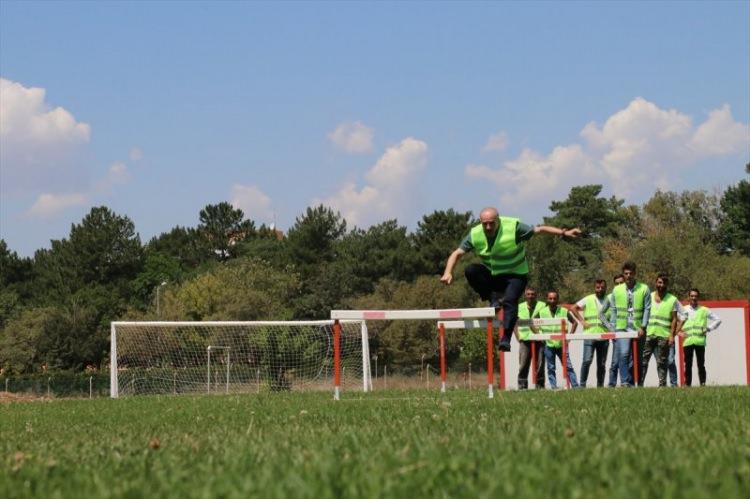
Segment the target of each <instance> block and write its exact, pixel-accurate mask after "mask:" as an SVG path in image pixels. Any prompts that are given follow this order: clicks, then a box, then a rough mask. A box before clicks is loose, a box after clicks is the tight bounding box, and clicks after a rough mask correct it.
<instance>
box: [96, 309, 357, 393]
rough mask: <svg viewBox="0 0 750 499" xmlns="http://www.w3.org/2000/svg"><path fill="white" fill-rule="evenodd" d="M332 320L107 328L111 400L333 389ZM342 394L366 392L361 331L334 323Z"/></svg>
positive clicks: (350, 324) (354, 324) (134, 324)
mask: <svg viewBox="0 0 750 499" xmlns="http://www.w3.org/2000/svg"><path fill="white" fill-rule="evenodd" d="M333 324H334V321H332V320H327V321H274V322H269V321H264V322H259V321H255V322H113V323H112V326H111V336H112V338H111V369H110V376H111V379H110V385H111V386H110V396H111V397H113V398H117V397H121V396H129V395H147V394H199V393H204V394H205V393H207V394H214V393H248V392H250V393H252V392H274V391H275V392H279V391H290V390H295V391H296V390H332V389H333V380H334V328H333ZM339 326H340V333H339V334H338V348H337V350H338V354H339V355H338V359H339V360H338V364H339V367H340V369H339V371H340V372H339V376H340V379H341V384H342V385H343V386H344V387H345V388H346V389H349V390H360V391H362V390H364V391H367V390H369V389H370V387H371V380H370V365H369V358H370V355H369V346H368V335H367V327H366V325H365V323H364V322H363V321H341V322H340V325H339Z"/></svg>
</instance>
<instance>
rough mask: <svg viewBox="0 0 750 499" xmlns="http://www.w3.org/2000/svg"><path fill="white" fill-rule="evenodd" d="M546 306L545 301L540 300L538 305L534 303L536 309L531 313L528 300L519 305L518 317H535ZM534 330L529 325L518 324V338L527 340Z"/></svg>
mask: <svg viewBox="0 0 750 499" xmlns="http://www.w3.org/2000/svg"><path fill="white" fill-rule="evenodd" d="M543 308H544V303H542V302H540V301H538V302H536V305H534V310H533V311H532V312H531V314H529V304H528V303H526V302H523V303H521V304H520V305H519V306H518V318H519V319H530V318H532V317H535V316H536V315H537V314H538V313H539V311H540V310H542V309H543ZM532 333H533V331H532V330H531V328H530V327H527V326H518V339H519V341H527V340H528V339H529V336H531V334H532Z"/></svg>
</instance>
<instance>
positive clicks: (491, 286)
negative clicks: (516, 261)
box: [464, 263, 528, 338]
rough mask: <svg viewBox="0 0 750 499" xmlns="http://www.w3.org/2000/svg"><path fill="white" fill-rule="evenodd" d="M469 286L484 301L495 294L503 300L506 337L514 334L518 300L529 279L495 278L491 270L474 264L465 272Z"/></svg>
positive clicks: (520, 277)
mask: <svg viewBox="0 0 750 499" xmlns="http://www.w3.org/2000/svg"><path fill="white" fill-rule="evenodd" d="M464 274H465V275H466V280H467V281H468V282H469V286H471V287H472V289H473V290H474V291H476V292H477V293H479V296H481V297H482V299H483V300H488V301H489V300H491V299H492V295H493V293H494V294H495V296H497V297H498V298H501V299H502V300H503V329H504V330H505V337H506V338H509V337H510V335H511V334H513V328H514V327H516V321H517V320H518V300H520V299H521V296H523V292H524V290H525V289H526V283H527V282H528V277H527V276H526V275H520V274H500V275H495V276H493V275H492V273H491V272H490V269H488V268H487V267H485V266H484V265H482V264H479V263H472V264H471V265H469V266H467V267H466V270H465V272H464Z"/></svg>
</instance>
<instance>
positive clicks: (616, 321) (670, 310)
mask: <svg viewBox="0 0 750 499" xmlns="http://www.w3.org/2000/svg"><path fill="white" fill-rule="evenodd" d="M635 273H636V265H635V264H634V263H632V262H626V263H625V264H624V265H623V273H622V274H619V275H617V276H615V278H614V281H615V287H614V289H613V291H612V293H610V294H607V283H606V281H604V280H603V279H597V280H596V282H595V287H594V293H592V294H590V295H588V296H586V297H584V298H582V299H581V300H579V301H578V302H577V303H576V304H575V305H574V306H573V307H572V308H571V310H570V311H568V310H566V309H565V308H562V307H559V306H558V301H559V296H558V293H557V291H554V290H551V291H549V292H547V297H546V298H547V303H546V305H545V304H543V303H541V302H539V301H537V299H536V291H535V290H534V289H533V288H527V289H526V293H525V300H524V302H523V303H521V304H520V305H519V306H518V317H519V318H520V319H530V318H542V319H545V318H565V319H567V320H568V321H569V322H571V324H572V327H571V331H570V332H571V334H572V333H574V332H575V331H576V328H577V325H578V324H581V325H582V327H583V332H584V334H585V333H591V334H602V333H606V332H612V331H615V332H634V333H637V335H638V336H637V345H638V355H637V356H636V361H637V363H638V366H639V369H638V379H637V380H636V379H635V371H634V369H633V357H632V352H631V340H630V339H629V338H619V339H614V340H611V342H612V361H611V365H610V369H609V371H610V376H609V383H608V384H609V386H611V387H614V386H615V385H616V384H617V376H618V374H619V376H620V383H621V384H622V385H625V386H633V385H634V384H637V385H638V386H643V382H644V380H645V378H646V373H647V372H648V367H649V362H650V360H651V357H652V356H653V357H654V358H655V359H656V367H657V373H658V377H659V386H666V385H667V374H669V378H670V384H671V385H672V386H677V367H676V365H675V342H676V338H677V337H682V338H684V352H685V371H686V372H685V383H686V384H687V385H688V386H690V385H691V384H692V365H693V357H694V356H696V357H697V364H698V379H699V382H700V384H701V385H704V384H705V383H706V368H705V346H706V334H707V333H708V332H710V331H713V330H714V329H716V328H717V327H719V325H720V324H721V320H720V319H719V318H718V317H717V316H716V315H715V314H714V313H713V312H712V311H711V310H709V309H708V308H707V307H704V306H702V305H700V304H699V303H698V301H699V299H700V291H699V290H698V289H695V288H693V289H691V290H690V292H689V293H688V301H689V303H688V305H687V306H684V307H683V306H682V305H681V304H680V302H679V301H678V300H677V298H676V297H675V296H674V295H673V294H671V293H669V292H668V290H667V287H668V285H669V278H668V277H667V276H666V275H665V274H660V275H659V276H658V277H657V279H656V286H655V288H656V289H655V291H653V292H651V291H650V290H649V288H648V286H647V285H645V284H644V283H641V282H638V281H636V279H635ZM537 332H542V333H547V332H552V333H554V332H559V326H541V327H540V328H534V327H533V326H527V325H522V326H519V325H516V328H515V334H516V339H518V341H519V345H520V348H519V366H520V367H519V372H518V387H519V388H520V389H525V388H527V387H528V374H529V369H530V367H531V357H532V356H531V355H530V352H531V351H532V348H534V347H533V346H532V345H533V344H537V345H538V344H539V343H541V342H539V341H534V340H533V336H532V335H533V334H535V333H537ZM544 343H545V344H544V350H543V351H544V358H545V359H546V363H547V379H548V382H549V386H550V388H557V379H556V375H555V357H557V358H559V359H560V361H561V363H563V364H564V365H565V366H566V369H567V371H568V379H569V380H570V383H571V386H573V387H578V386H580V387H585V386H586V382H587V380H588V376H589V370H590V367H591V364H592V362H593V360H594V357H596V384H597V386H598V387H602V386H604V380H605V376H606V358H607V351H608V349H609V344H610V340H606V339H592V340H584V341H583V363H582V365H581V379H580V384H579V382H578V379H577V378H576V375H575V371H574V369H573V366H572V364H571V362H570V356H569V355H568V356H567V358H565V359H563V358H562V343H561V341H550V340H547V341H545V342H544ZM537 348H539V347H537ZM566 353H567V352H566ZM536 359H537V364H536V365H535V366H533V368H534V369H535V370H536V380H537V382H536V385H537V388H543V387H544V366H543V363H542V356H541V355H539V356H537V357H536Z"/></svg>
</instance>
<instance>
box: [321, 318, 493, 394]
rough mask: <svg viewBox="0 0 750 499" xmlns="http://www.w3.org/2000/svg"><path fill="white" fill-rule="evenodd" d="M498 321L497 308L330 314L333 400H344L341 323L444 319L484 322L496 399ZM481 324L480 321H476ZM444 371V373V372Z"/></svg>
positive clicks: (489, 389) (443, 361)
mask: <svg viewBox="0 0 750 499" xmlns="http://www.w3.org/2000/svg"><path fill="white" fill-rule="evenodd" d="M495 317H496V312H495V308H494V307H480V308H452V309H435V310H331V319H333V320H334V323H333V373H334V374H333V385H334V388H333V399H334V400H339V398H340V396H341V326H340V324H339V321H341V320H361V321H397V320H428V321H429V320H441V319H465V320H469V319H472V320H474V319H485V320H484V321H482V322H483V323H484V325H486V327H487V371H488V372H487V381H488V384H487V394H488V396H489V398H492V397H493V391H492V379H493V377H494V375H493V372H492V366H493V361H492V351H493V346H492V325H493V322H494V321H493V319H494V318H495ZM477 322H479V321H477ZM441 341H443V343H442V349H443V353H441V359H440V362H441V365H442V366H444V364H445V351H444V349H445V343H444V341H445V338H444V335H443V336H442V340H441ZM443 370H444V369H443ZM443 391H445V378H443Z"/></svg>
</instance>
